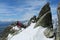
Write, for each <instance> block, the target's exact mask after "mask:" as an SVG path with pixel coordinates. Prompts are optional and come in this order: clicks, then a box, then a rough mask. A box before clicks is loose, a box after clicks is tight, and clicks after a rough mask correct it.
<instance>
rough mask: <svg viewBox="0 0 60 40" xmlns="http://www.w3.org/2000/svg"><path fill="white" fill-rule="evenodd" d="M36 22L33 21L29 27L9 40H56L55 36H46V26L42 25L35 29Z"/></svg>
mask: <svg viewBox="0 0 60 40" xmlns="http://www.w3.org/2000/svg"><path fill="white" fill-rule="evenodd" d="M35 24H36V23H31V24H30V26H29V27H27V28H26V29H24V30H23V31H22V32H19V33H18V34H16V35H14V36H13V37H11V38H8V40H54V38H46V37H45V36H44V33H43V32H44V30H45V29H46V28H43V27H41V26H40V27H37V28H35V29H34V26H35ZM10 36H12V35H10Z"/></svg>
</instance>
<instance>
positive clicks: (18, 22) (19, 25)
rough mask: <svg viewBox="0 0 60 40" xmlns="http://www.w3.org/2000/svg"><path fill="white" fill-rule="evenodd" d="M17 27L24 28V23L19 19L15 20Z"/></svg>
mask: <svg viewBox="0 0 60 40" xmlns="http://www.w3.org/2000/svg"><path fill="white" fill-rule="evenodd" d="M17 27H19V28H26V26H25V25H24V24H22V23H21V22H20V21H17Z"/></svg>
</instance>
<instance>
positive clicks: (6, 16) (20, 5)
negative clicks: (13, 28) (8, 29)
mask: <svg viewBox="0 0 60 40" xmlns="http://www.w3.org/2000/svg"><path fill="white" fill-rule="evenodd" d="M47 2H49V3H50V7H51V12H52V16H53V17H52V18H53V19H55V18H57V15H56V14H57V7H58V2H60V0H0V21H17V20H18V21H24V20H29V19H30V18H31V17H32V16H33V15H36V16H38V14H39V12H40V10H41V8H42V7H43V6H44V5H45V4H46V3H47Z"/></svg>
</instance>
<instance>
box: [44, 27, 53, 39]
mask: <svg viewBox="0 0 60 40" xmlns="http://www.w3.org/2000/svg"><path fill="white" fill-rule="evenodd" d="M44 35H45V37H47V38H53V37H54V31H53V29H52V28H47V29H46V30H45V31H44Z"/></svg>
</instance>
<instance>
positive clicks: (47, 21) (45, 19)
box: [34, 3, 54, 38]
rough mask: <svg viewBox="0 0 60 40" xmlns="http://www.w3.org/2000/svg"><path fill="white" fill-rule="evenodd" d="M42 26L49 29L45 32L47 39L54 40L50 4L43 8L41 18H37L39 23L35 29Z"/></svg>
mask: <svg viewBox="0 0 60 40" xmlns="http://www.w3.org/2000/svg"><path fill="white" fill-rule="evenodd" d="M38 26H42V27H44V28H47V29H46V30H45V31H44V35H45V36H46V37H47V38H52V37H53V36H54V31H53V24H52V15H51V10H50V6H49V3H47V4H45V5H44V6H43V8H42V9H41V11H40V13H39V16H38V17H37V22H36V25H35V27H34V28H36V27H38Z"/></svg>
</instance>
